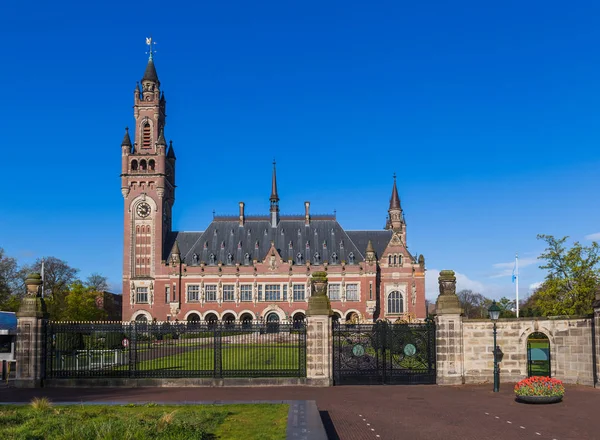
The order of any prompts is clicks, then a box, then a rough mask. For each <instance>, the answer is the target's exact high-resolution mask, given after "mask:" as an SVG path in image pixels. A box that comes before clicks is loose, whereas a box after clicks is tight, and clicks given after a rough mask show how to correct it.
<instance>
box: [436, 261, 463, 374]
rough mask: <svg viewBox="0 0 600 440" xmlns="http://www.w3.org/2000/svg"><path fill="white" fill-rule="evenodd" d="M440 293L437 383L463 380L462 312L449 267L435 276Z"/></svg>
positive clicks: (437, 326) (452, 272)
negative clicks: (437, 277) (437, 276)
mask: <svg viewBox="0 0 600 440" xmlns="http://www.w3.org/2000/svg"><path fill="white" fill-rule="evenodd" d="M439 285H440V295H439V296H438V299H437V302H436V318H435V319H436V334H435V339H436V364H435V368H436V375H437V384H438V385H459V384H462V383H463V357H464V353H463V341H462V316H461V315H462V313H463V310H462V308H461V307H460V301H459V300H458V296H456V277H455V276H454V271H452V270H442V271H441V272H440V276H439Z"/></svg>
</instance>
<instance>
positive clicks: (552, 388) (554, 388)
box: [515, 376, 565, 397]
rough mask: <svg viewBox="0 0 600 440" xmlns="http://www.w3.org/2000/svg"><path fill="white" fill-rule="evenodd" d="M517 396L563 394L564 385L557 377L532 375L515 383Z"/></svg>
mask: <svg viewBox="0 0 600 440" xmlns="http://www.w3.org/2000/svg"><path fill="white" fill-rule="evenodd" d="M515 393H516V394H517V396H557V397H558V396H560V397H562V396H564V395H565V387H564V386H563V383H562V382H561V381H560V380H558V379H552V378H551V377H547V376H532V377H528V378H527V379H523V380H522V381H520V382H519V383H517V384H516V385H515Z"/></svg>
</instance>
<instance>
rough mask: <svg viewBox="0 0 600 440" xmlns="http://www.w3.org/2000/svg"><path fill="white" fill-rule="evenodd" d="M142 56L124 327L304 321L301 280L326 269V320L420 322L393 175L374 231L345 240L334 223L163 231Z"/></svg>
mask: <svg viewBox="0 0 600 440" xmlns="http://www.w3.org/2000/svg"><path fill="white" fill-rule="evenodd" d="M165 108H166V101H165V98H164V94H163V93H162V92H161V91H160V81H159V80H158V75H157V73H156V69H155V66H154V62H153V59H152V55H151V56H150V59H149V61H148V65H147V67H146V71H145V73H144V77H143V78H142V81H141V88H140V86H139V85H138V86H136V88H135V91H134V117H135V133H134V139H133V142H132V140H131V138H130V135H129V132H128V131H126V133H125V137H124V139H123V143H122V174H121V191H122V194H123V197H124V200H125V206H124V208H125V210H124V212H125V218H124V253H123V256H124V258H123V319H125V320H129V319H138V320H144V319H148V320H151V319H157V320H159V321H166V320H171V321H174V320H179V321H181V320H197V319H202V320H225V321H227V320H246V319H252V320H263V319H264V320H269V321H272V320H284V319H303V318H304V313H305V311H306V306H307V302H308V297H309V295H310V288H309V286H310V283H309V281H310V276H311V273H313V272H315V271H326V272H327V274H328V279H329V287H328V290H329V292H328V295H329V297H330V299H331V305H332V308H333V309H334V312H335V316H334V317H335V318H336V319H340V320H342V321H344V320H359V321H361V322H372V321H375V320H377V319H382V318H383V319H389V320H391V321H395V320H396V319H399V318H403V319H407V318H408V319H413V318H420V319H422V318H425V316H426V311H425V260H424V258H423V256H422V255H421V256H419V257H418V259H417V258H416V257H415V256H413V255H411V254H410V253H409V252H408V250H407V248H406V223H405V221H404V216H403V212H402V208H401V206H400V198H399V196H398V190H397V188H396V179H395V177H394V182H393V187H392V196H391V199H390V205H389V209H388V214H389V216H388V220H387V225H386V228H385V229H384V230H379V231H345V230H344V229H343V228H342V226H341V225H340V224H339V223H338V221H337V219H336V217H335V215H324V216H323V215H320V216H315V215H311V214H310V203H309V202H306V203H305V212H304V215H296V216H293V215H292V216H286V215H281V214H280V212H279V196H278V194H277V179H276V172H275V164H273V176H272V187H271V196H270V202H271V208H270V213H269V215H265V216H252V217H251V216H247V215H246V214H245V211H244V203H243V202H240V204H239V215H233V216H217V217H214V219H213V221H212V223H211V224H210V225H208V227H207V228H206V229H205V230H204V231H203V232H179V231H173V230H172V228H171V224H172V222H171V215H172V214H171V213H172V207H173V204H174V203H175V176H176V173H175V169H176V167H175V163H176V158H175V152H174V149H173V145H172V144H169V145H167V142H166V141H165V136H164V125H165Z"/></svg>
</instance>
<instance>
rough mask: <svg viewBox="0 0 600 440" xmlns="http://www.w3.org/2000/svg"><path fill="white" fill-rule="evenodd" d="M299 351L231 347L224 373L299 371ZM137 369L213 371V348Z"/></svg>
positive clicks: (225, 356) (225, 355) (143, 363)
mask: <svg viewBox="0 0 600 440" xmlns="http://www.w3.org/2000/svg"><path fill="white" fill-rule="evenodd" d="M298 355H299V348H298V347H294V346H269V347H265V346H257V345H242V344H232V345H227V346H224V347H223V349H222V350H221V366H222V369H223V370H228V371H232V370H243V371H252V370H297V369H298V368H299V365H298V362H299V360H298ZM137 369H138V370H139V371H144V370H161V369H169V370H211V371H212V370H213V369H214V349H213V348H212V347H207V348H201V349H198V350H193V351H187V352H185V353H180V354H175V355H171V356H163V357H159V358H156V359H151V360H147V361H141V362H138V365H137Z"/></svg>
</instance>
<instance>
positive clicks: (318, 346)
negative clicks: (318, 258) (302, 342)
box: [306, 272, 333, 386]
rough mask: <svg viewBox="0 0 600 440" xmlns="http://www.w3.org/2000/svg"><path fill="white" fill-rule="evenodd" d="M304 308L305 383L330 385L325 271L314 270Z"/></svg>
mask: <svg viewBox="0 0 600 440" xmlns="http://www.w3.org/2000/svg"><path fill="white" fill-rule="evenodd" d="M311 290H312V292H311V295H310V298H309V299H308V309H307V311H306V320H307V329H306V378H307V383H308V384H309V385H314V386H330V385H332V384H333V368H332V361H333V334H332V328H331V317H332V315H333V312H332V311H331V304H330V303H329V298H328V297H327V273H326V272H315V273H313V275H312V279H311Z"/></svg>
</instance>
